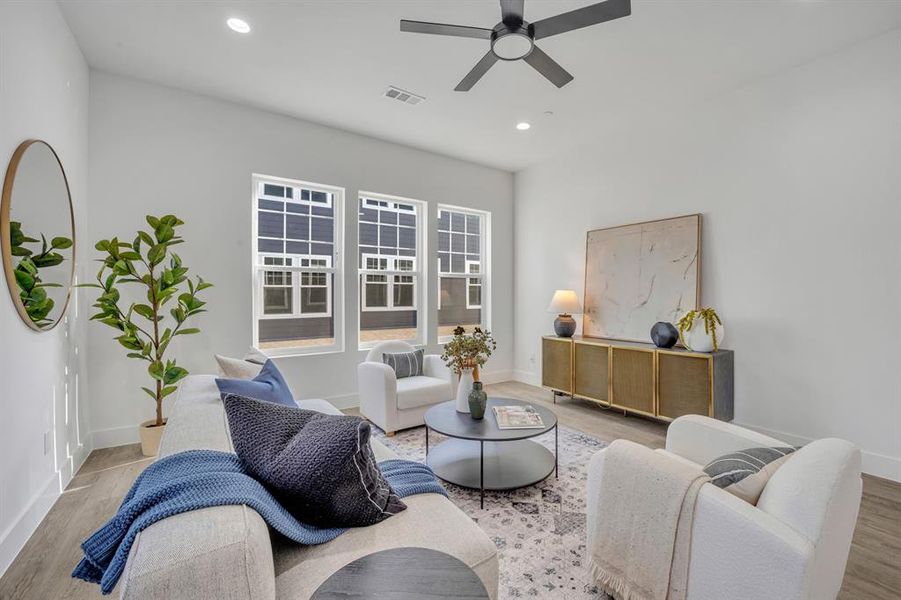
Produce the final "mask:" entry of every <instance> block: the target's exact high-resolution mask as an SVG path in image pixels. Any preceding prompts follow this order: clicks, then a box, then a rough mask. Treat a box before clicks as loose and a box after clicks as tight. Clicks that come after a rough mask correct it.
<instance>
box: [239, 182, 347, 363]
mask: <svg viewBox="0 0 901 600" xmlns="http://www.w3.org/2000/svg"><path fill="white" fill-rule="evenodd" d="M265 183H269V184H273V185H281V186H285V187H293V188H302V189H309V190H311V192H312V191H317V192H325V193H326V194H330V196H327V198H328V201H327V202H314V201H313V200H312V194H311V199H310V200H302V199H300V198H279V197H276V196H268V195H264V194H263V193H262V192H263V189H264V188H263V184H265ZM252 187H253V191H252V194H251V240H252V242H251V243H252V251H251V259H250V260H251V278H252V286H253V288H252V289H253V302H252V304H253V308H252V310H253V346H254V348H257V349H259V333H260V332H259V320H260V319H266V320H269V319H305V318H332V319H333V333H334V339H335V342H334V343H333V344H327V345H318V346H303V347H294V348H265V349H260V351H261V352H263V353H264V354H265V355H266V356H271V357H278V356H301V355H309V354H329V353H335V352H343V351H344V275H343V273H344V211H343V208H344V197H345V190H344V188H342V187H337V186H333V185H327V184H322V183H313V182H309V181H300V180H295V179H287V178H284V177H275V176H271V175H262V174H258V173H254V174H253V176H252ZM261 198H262V199H264V200H275V201H279V202H294V203H297V204H309V205H310V206H330V207H331V208H332V210H333V217H332V218H333V222H334V227H335V231H334V235H333V242H332V244H333V246H332V247H333V248H334V255H333V256H332V257H330V258H329V257H323V256H321V255H310V254H279V253H276V252H258V251H257V248H258V246H259V240H261V239H263V240H265V239H275V238H267V237H265V236H258V235H257V234H258V225H259V224H258V221H259V218H258V213H259V211H260V210H262V211H263V212H266V209H260V208H259V207H258V200H259V199H261ZM273 212H274V211H273ZM308 216H309V217H311V219H310V227H311V228H312V218H313V217H314V215H312V212H311V214H310V215H308ZM286 233H287V231H286ZM310 237H312V236H310ZM278 239H289V238H287V237H286V238H278ZM308 243H313V241H312V239H311V240H308ZM265 256H272V257H278V258H283V257H284V258H291V259H292V263H293V264H292V265H291V266H281V267H279V266H277V265H264V264H263V257H265ZM321 259H326V260H327V261H328V262H327V263H326V264H327V265H328V266H325V267H321V266H310V264H309V262H307V264H306V265H304V264H303V261H305V260H306V261H310V260H321ZM329 263H331V264H329ZM266 271H283V272H290V273H292V277H291V285H292V288H293V292H292V294H293V298H292V314H283V315H266V314H263V284H264V273H265V272H266ZM302 273H325V274H326V290H327V291H326V297H327V302H326V306H327V307H328V310H327V312H324V313H301V312H300V303H301V289H302V287H306V286H302V285H301V274H302ZM316 287H318V286H316ZM332 307H334V311H333V310H332Z"/></svg>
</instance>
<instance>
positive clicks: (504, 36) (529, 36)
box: [400, 0, 632, 92]
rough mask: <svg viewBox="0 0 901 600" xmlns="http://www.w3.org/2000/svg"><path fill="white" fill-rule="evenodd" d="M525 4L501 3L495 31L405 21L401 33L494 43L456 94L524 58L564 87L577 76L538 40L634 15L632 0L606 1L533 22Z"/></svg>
mask: <svg viewBox="0 0 901 600" xmlns="http://www.w3.org/2000/svg"><path fill="white" fill-rule="evenodd" d="M523 1H524V0H500V2H501V22H500V23H498V24H497V25H495V26H494V27H493V28H491V29H485V28H483V27H468V26H466V25H447V24H444V23H428V22H425V21H408V20H407V19H401V21H400V30H401V31H407V32H410V33H431V34H435V35H452V36H456V37H469V38H477V39H482V40H489V41H490V42H491V48H490V49H489V50H488V52H487V53H486V54H485V56H483V57H482V59H481V60H480V61H479V62H478V63H476V66H475V67H473V68H472V70H471V71H470V72H469V73H468V74H467V75H466V77H464V78H463V80H462V81H460V83H458V84H457V87H455V88H454V90H455V91H458V92H468V91H469V90H470V89H472V86H474V85H475V84H476V82H477V81H478V80H479V79H481V78H482V76H483V75H485V73H487V72H488V69H490V68H491V67H492V65H494V63H496V62H497V61H498V60H509V61H513V60H520V59H521V60H524V61H526V62H527V63H529V64H530V65H532V68H534V69H535V70H536V71H538V72H539V73H541V74H542V75H544V76H545V77H546V78H547V79H548V80H549V81H550V82H551V83H553V84H554V85H556V86H557V87H558V88H560V87H563V86H564V85H566V84H567V83H569V82H570V81H572V80H573V76H572V75H570V74H569V73H567V72H566V69H564V68H563V67H561V66H560V65H558V64H557V63H556V62H555V61H554V59H552V58H551V57H550V56H548V55H547V54H545V53H544V52H542V50H541V48H539V47H538V46H536V45H535V40H540V39H542V38H546V37H550V36H552V35H557V34H558V33H566V32H567V31H572V30H573V29H581V28H582V27H588V26H590V25H597V24H598V23H604V22H605V21H612V20H614V19H619V18H620V17H627V16H629V15H630V14H632V4H631V2H630V0H606V1H605V2H599V3H598V4H592V5H591V6H586V7H584V8H578V9H576V10H572V11H570V12H566V13H562V14H559V15H556V16H554V17H548V18H547V19H542V20H540V21H535V22H534V23H529V22H528V21H526V20H524V19H523Z"/></svg>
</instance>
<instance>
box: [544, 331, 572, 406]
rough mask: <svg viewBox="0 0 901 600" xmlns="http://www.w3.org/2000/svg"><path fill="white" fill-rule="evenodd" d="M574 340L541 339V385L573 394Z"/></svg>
mask: <svg viewBox="0 0 901 600" xmlns="http://www.w3.org/2000/svg"><path fill="white" fill-rule="evenodd" d="M572 358H573V357H572V340H570V339H562V340H561V339H555V338H541V385H543V386H544V387H548V388H551V389H553V390H558V391H561V392H566V393H567V394H571V393H572V368H573V365H572Z"/></svg>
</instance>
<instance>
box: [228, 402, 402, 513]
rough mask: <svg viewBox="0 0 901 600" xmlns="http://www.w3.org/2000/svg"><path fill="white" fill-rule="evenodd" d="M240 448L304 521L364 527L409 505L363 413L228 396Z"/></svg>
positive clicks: (245, 461)
mask: <svg viewBox="0 0 901 600" xmlns="http://www.w3.org/2000/svg"><path fill="white" fill-rule="evenodd" d="M222 402H223V404H224V405H225V412H226V414H227V415H228V428H229V431H230V433H231V438H232V444H234V447H235V454H237V455H238V458H239V459H240V460H241V464H242V465H244V468H245V469H247V472H248V473H250V474H251V475H253V477H254V478H255V479H257V480H258V481H259V482H260V483H262V484H263V485H264V486H266V488H267V489H268V490H269V491H270V492H271V493H272V495H273V496H275V497H276V498H277V499H278V500H279V502H281V504H282V505H283V506H284V507H285V508H286V509H287V510H288V512H290V513H291V514H292V515H294V516H295V517H296V518H297V519H298V520H300V521H302V522H304V523H310V524H312V525H316V526H319V527H364V526H366V525H373V524H375V523H378V522H379V521H383V520H385V519H387V518H388V517H390V516H391V515H393V514H397V513H399V512H400V511H402V510H404V509H405V508H406V505H405V504H404V503H403V502H402V501H401V499H400V498H399V497H398V496H397V494H396V493H395V492H394V490H393V489H391V486H390V485H389V484H388V481H387V480H386V479H385V477H384V475H382V472H381V470H380V469H379V467H378V464H377V463H376V460H375V455H374V454H373V453H372V448H371V447H370V446H369V435H370V433H371V430H370V426H369V423H368V422H367V421H364V420H363V419H361V418H360V417H352V416H345V415H327V414H324V413H320V412H316V411H313V410H304V409H302V408H297V407H296V406H294V407H287V406H281V405H278V404H273V403H271V402H260V401H259V400H254V399H253V398H245V397H243V396H237V395H234V394H223V396H222Z"/></svg>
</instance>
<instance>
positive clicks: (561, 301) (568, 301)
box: [547, 290, 582, 315]
mask: <svg viewBox="0 0 901 600" xmlns="http://www.w3.org/2000/svg"><path fill="white" fill-rule="evenodd" d="M547 311H548V312H549V313H555V314H558V315H562V314H564V313H566V314H570V315H573V314H579V313H581V312H582V305H581V304H579V297H578V296H576V293H575V292H574V291H573V290H557V291H556V292H554V297H553V298H551V303H550V304H548V307H547Z"/></svg>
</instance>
